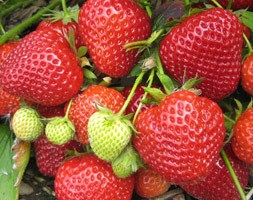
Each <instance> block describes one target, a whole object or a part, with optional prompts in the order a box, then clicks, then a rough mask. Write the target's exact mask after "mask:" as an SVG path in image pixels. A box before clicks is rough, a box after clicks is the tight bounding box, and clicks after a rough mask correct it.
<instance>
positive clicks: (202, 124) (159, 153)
mask: <svg viewBox="0 0 253 200" xmlns="http://www.w3.org/2000/svg"><path fill="white" fill-rule="evenodd" d="M135 125H136V129H137V131H138V132H139V134H137V135H136V136H135V137H134V139H133V142H134V146H135V148H136V150H137V151H138V152H139V153H140V156H141V158H142V159H143V160H144V162H145V163H147V164H148V165H149V166H150V167H151V169H153V170H155V171H157V172H158V173H160V174H161V175H163V176H164V177H165V178H166V179H167V180H168V181H170V182H172V183H174V184H178V183H182V182H185V181H189V180H191V181H193V180H195V179H199V178H201V177H202V176H205V175H206V174H207V173H208V172H209V171H210V169H211V168H212V167H213V165H214V164H215V163H216V161H217V159H218V157H219V152H220V150H221V148H222V143H223V140H224V137H225V127H224V117H223V113H222V111H221V109H220V107H219V106H218V105H217V104H216V103H215V102H213V101H211V100H209V99H207V98H205V97H199V96H197V95H195V94H194V93H192V92H190V91H186V90H182V91H177V92H175V93H172V94H170V95H169V96H167V97H166V98H165V99H164V100H163V101H162V103H161V104H160V105H159V106H157V107H153V108H149V109H147V110H145V111H144V112H142V113H140V114H139V116H138V118H137V120H136V124H135Z"/></svg>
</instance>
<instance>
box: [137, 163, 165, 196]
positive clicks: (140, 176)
mask: <svg viewBox="0 0 253 200" xmlns="http://www.w3.org/2000/svg"><path fill="white" fill-rule="evenodd" d="M134 188H135V191H136V193H137V194H138V195H139V196H141V197H143V198H154V197H156V196H159V195H162V194H163V193H165V192H166V191H167V190H168V189H169V188H170V182H168V181H167V180H165V179H164V177H163V176H161V175H160V174H158V173H157V172H155V171H154V170H152V169H150V168H144V167H142V168H140V169H139V170H138V171H137V172H136V174H135V186H134Z"/></svg>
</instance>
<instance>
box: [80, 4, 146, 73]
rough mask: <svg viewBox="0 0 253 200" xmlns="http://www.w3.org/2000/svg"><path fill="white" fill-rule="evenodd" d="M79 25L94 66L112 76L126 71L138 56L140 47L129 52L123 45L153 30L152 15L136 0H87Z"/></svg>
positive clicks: (144, 37) (143, 37) (143, 38)
mask: <svg viewBox="0 0 253 200" xmlns="http://www.w3.org/2000/svg"><path fill="white" fill-rule="evenodd" d="M78 25H79V26H78V28H79V29H78V30H79V31H80V36H81V38H82V40H83V41H84V43H85V44H86V46H87V47H88V53H89V54H90V56H91V58H92V61H93V62H94V64H95V66H96V67H97V69H98V70H99V71H101V72H102V73H105V74H107V75H110V76H112V77H121V76H124V75H126V74H127V73H128V72H129V71H130V70H131V69H132V67H133V66H134V65H135V64H136V63H137V62H138V60H139V57H138V56H136V53H137V50H131V51H128V52H127V51H126V49H124V48H123V46H124V45H125V44H127V43H130V42H134V41H139V40H145V39H147V38H148V37H149V36H150V34H151V20H150V18H149V17H148V15H147V13H146V12H145V11H144V10H143V9H142V8H141V7H140V6H139V5H138V4H137V3H136V2H134V1H133V0H125V1H121V0H107V1H104V0H88V1H86V2H85V3H84V4H83V6H82V7H81V9H80V13H79V20H78Z"/></svg>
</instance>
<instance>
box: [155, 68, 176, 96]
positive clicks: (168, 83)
mask: <svg viewBox="0 0 253 200" xmlns="http://www.w3.org/2000/svg"><path fill="white" fill-rule="evenodd" d="M156 75H157V77H158V78H159V80H160V82H161V84H162V85H163V88H164V90H165V92H166V94H171V92H172V91H173V90H174V89H175V82H173V80H172V79H171V78H170V77H169V76H168V75H166V74H161V73H159V72H157V73H156Z"/></svg>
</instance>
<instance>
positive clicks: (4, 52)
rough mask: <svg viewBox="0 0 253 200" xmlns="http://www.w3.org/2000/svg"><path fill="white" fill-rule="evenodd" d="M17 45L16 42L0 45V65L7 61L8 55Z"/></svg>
mask: <svg viewBox="0 0 253 200" xmlns="http://www.w3.org/2000/svg"><path fill="white" fill-rule="evenodd" d="M17 45H18V42H7V43H4V44H2V45H0V63H1V62H3V61H4V60H5V59H7V57H8V55H9V53H10V52H11V51H12V50H13V49H14V48H15V47H16V46H17Z"/></svg>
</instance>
